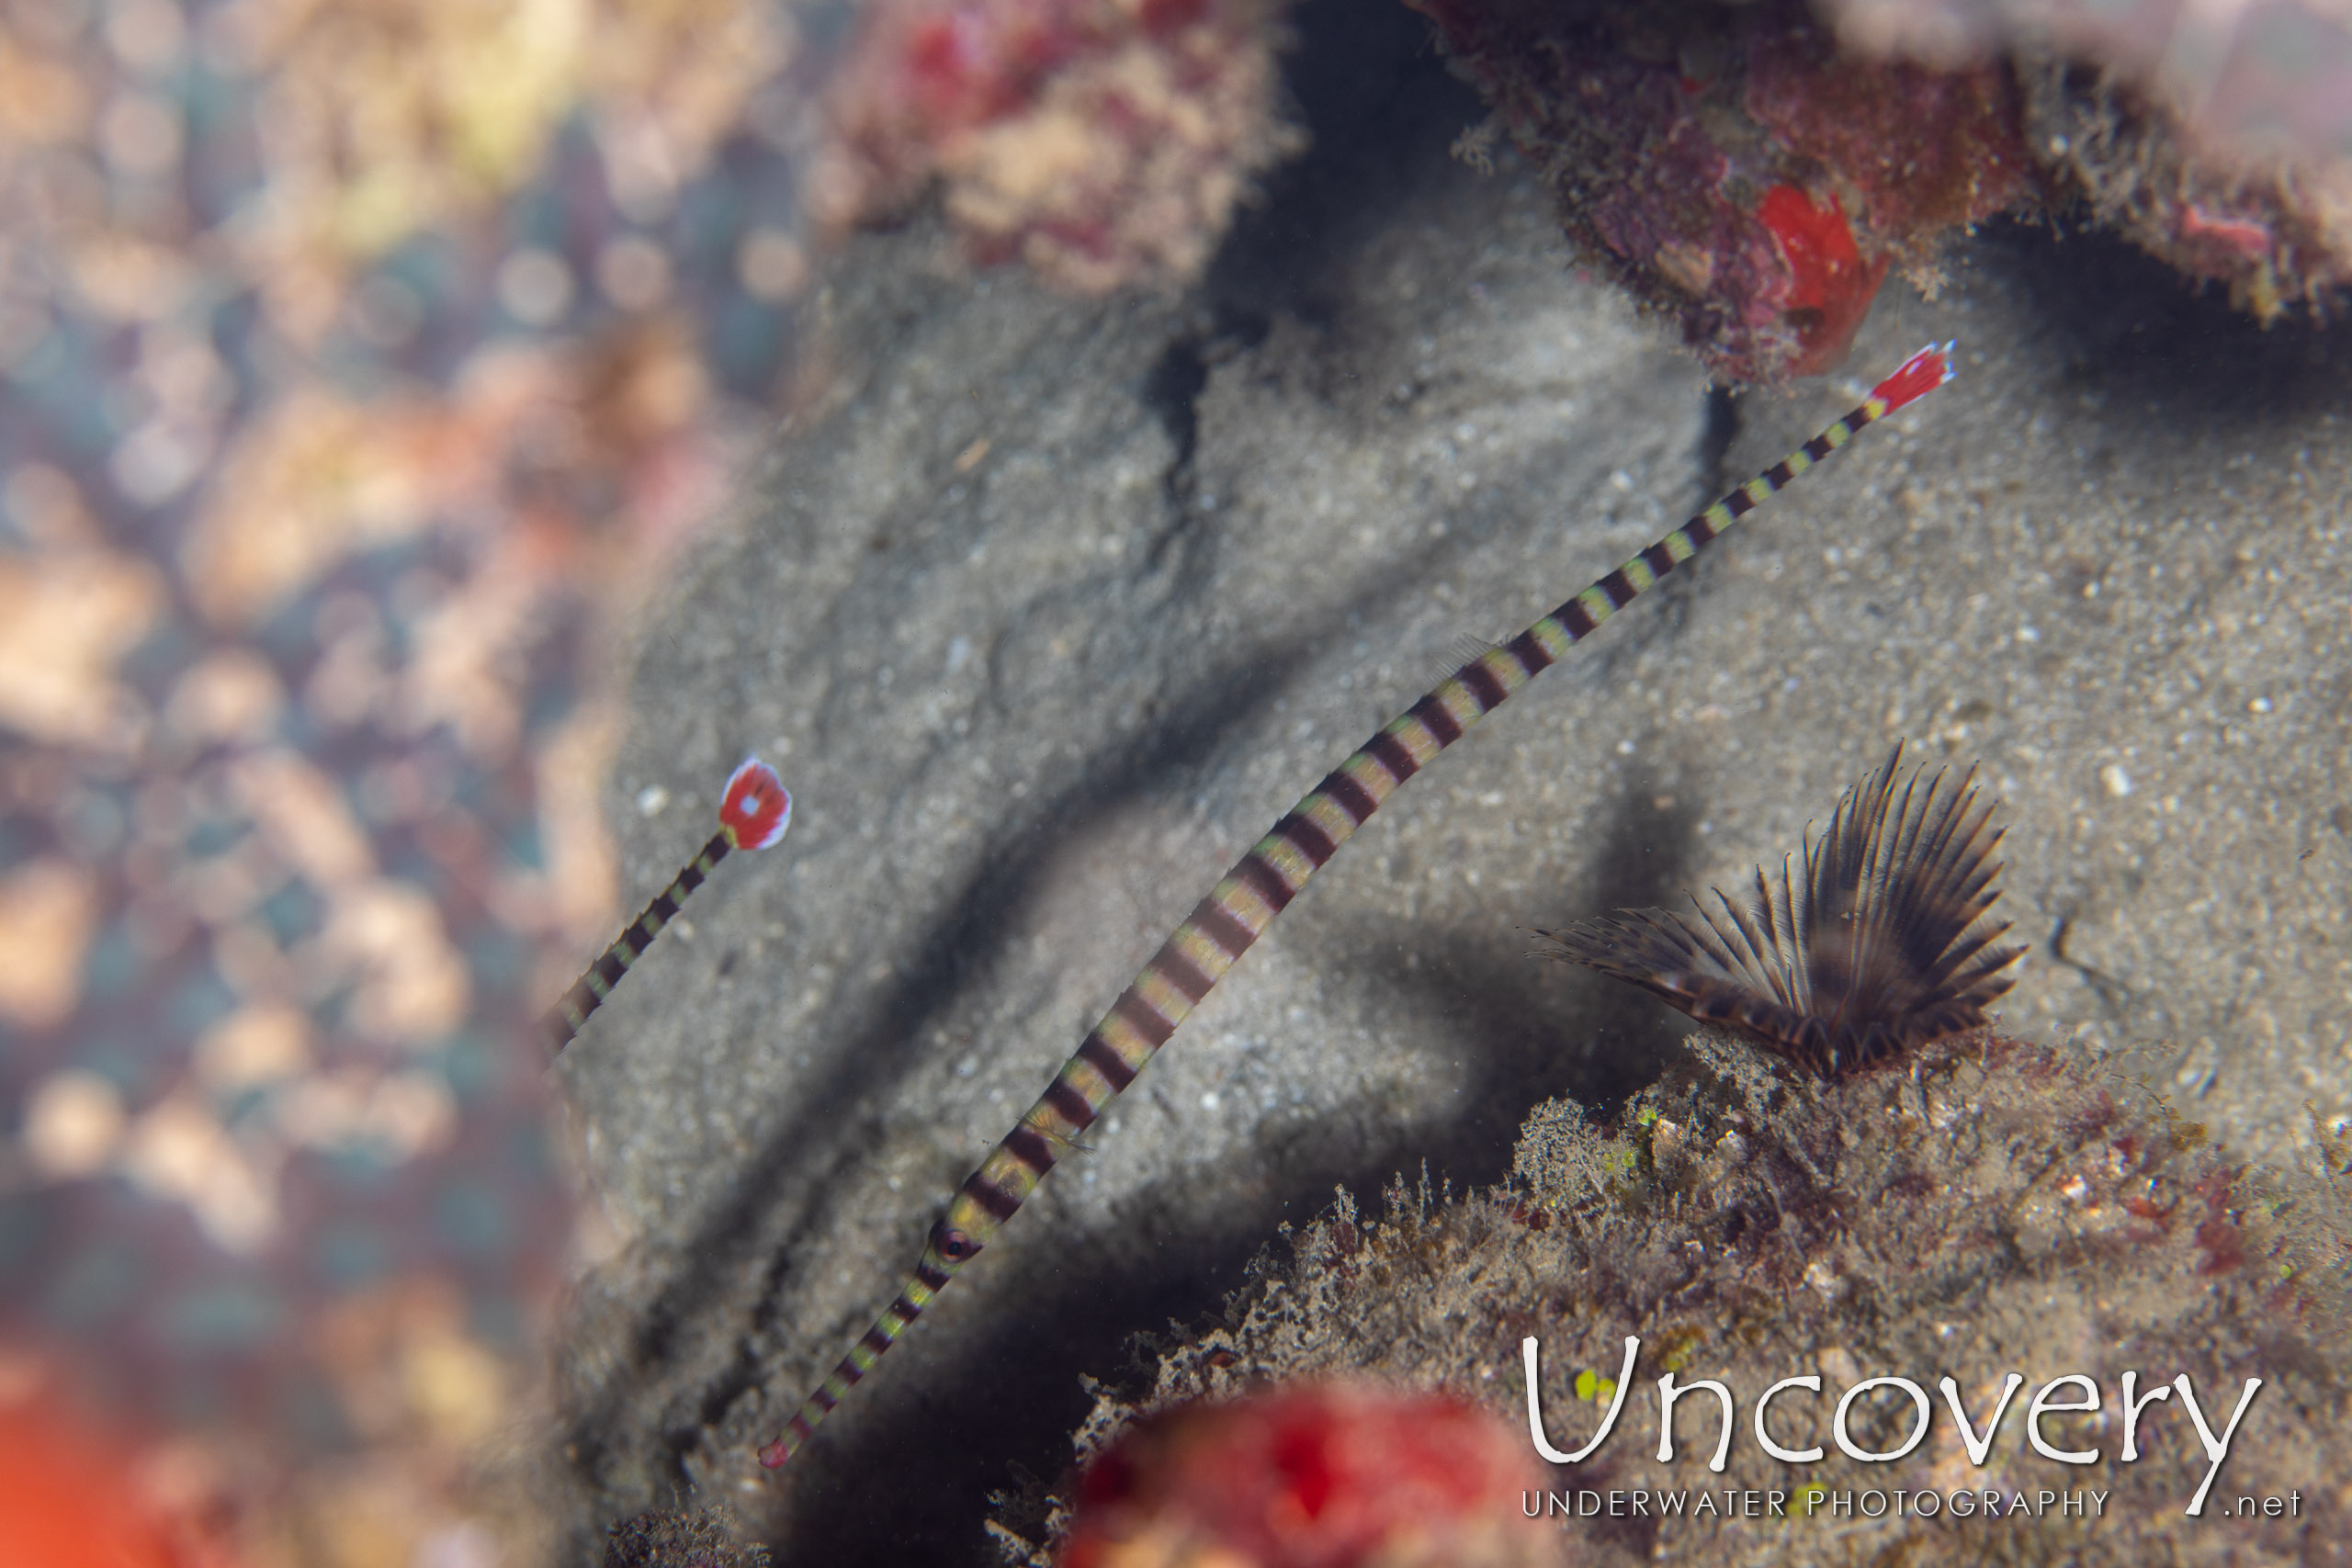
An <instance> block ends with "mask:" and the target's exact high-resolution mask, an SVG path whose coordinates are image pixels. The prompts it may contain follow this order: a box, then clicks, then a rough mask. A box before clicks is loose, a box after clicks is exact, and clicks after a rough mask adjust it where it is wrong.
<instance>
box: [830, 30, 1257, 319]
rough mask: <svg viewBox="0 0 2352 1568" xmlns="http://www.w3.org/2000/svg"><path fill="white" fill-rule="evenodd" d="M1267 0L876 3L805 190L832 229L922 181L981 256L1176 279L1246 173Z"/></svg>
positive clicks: (1073, 277) (1067, 272) (1253, 171)
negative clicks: (938, 191)
mask: <svg viewBox="0 0 2352 1568" xmlns="http://www.w3.org/2000/svg"><path fill="white" fill-rule="evenodd" d="M1282 9H1283V7H1282V6H1281V4H1280V0H989V3H987V4H976V3H972V0H886V3H884V4H880V5H876V6H872V7H870V8H869V10H868V11H867V13H866V16H865V21H864V24H863V27H862V30H861V33H860V37H859V41H858V43H857V44H856V46H855V47H854V50H853V51H852V53H851V56H850V58H849V59H848V61H847V62H845V64H844V65H843V66H842V71H841V73H840V75H839V76H838V77H837V78H836V79H835V81H834V83H833V86H832V90H831V96H830V99H829V101H830V103H831V131H830V136H829V139H828V144H827V146H826V147H825V149H824V150H823V152H821V153H820V160H819V164H818V166H817V169H816V171H815V172H814V174H813V175H812V176H811V182H810V188H811V192H812V198H813V200H814V202H815V203H816V205H817V207H818V209H819V210H820V213H821V214H822V215H823V216H825V217H827V218H829V219H831V220H833V221H835V222H836V223H838V222H840V221H842V220H848V219H854V218H858V217H865V216H872V215H874V214H876V213H877V212H881V211H887V210H888V209H891V208H893V207H895V206H897V205H899V204H900V203H902V202H903V201H905V200H906V199H907V198H908V197H910V196H911V195H913V194H914V193H915V192H917V191H919V190H921V189H922V188H923V187H924V186H926V185H927V184H929V182H931V181H932V180H933V178H936V179H937V180H938V181H939V182H940V183H941V184H942V185H943V186H944V191H945V201H946V208H947V211H948V214H949V216H950V217H952V218H953V219H954V220H955V221H956V225H957V226H958V228H959V229H960V230H961V231H963V233H964V234H965V236H966V238H967V242H968V243H969V244H970V246H971V248H972V250H973V251H974V253H975V254H976V255H977V256H978V257H979V258H980V259H982V260H999V259H1016V258H1017V259H1019V260H1022V261H1024V262H1026V263H1027V264H1028V265H1031V266H1034V267H1035V268H1036V269H1037V270H1038V271H1039V272H1041V273H1043V274H1044V275H1045V276H1047V277H1049V278H1051V279H1053V280H1054V281H1055V282H1057V283H1059V284H1061V285H1062V286H1064V287H1066V288H1076V289H1079V290H1081V291H1084V292H1100V291H1102V290H1104V289H1108V288H1115V287H1117V286H1119V285H1121V284H1125V283H1130V282H1136V281H1139V280H1144V279H1157V280H1174V281H1178V282H1182V281H1185V280H1188V279H1189V278H1191V277H1192V276H1194V275H1196V274H1197V273H1198V272H1199V271H1200V270H1201V268H1202V267H1203V266H1204V265H1205V264H1206V262H1207V260H1208V256H1209V252H1210V250H1211V248H1212V247H1213V246H1214V245H1215V243H1216V240H1217V239H1218V237H1219V236H1221V235H1222V234H1223V233H1224V231H1225V227H1226V224H1227V220H1229V218H1230V217H1231V215H1232V213H1233V210H1234V209H1235V207H1236V205H1237V203H1238V202H1239V200H1240V199H1241V197H1243V195H1244V194H1245V193H1246V192H1247V190H1248V189H1249V186H1250V181H1251V180H1252V178H1254V177H1255V176H1256V175H1258V174H1259V173H1261V172H1262V171H1263V170H1264V169H1266V168H1267V167H1269V166H1270V165H1271V164H1273V163H1274V162H1275V161H1276V160H1277V159H1279V158H1280V157H1282V156H1283V155H1284V154H1286V153H1288V152H1292V151H1294V150H1295V148H1296V146H1297V145H1298V140H1299V139H1298V135H1297V133H1296V131H1295V130H1293V129H1291V128H1290V127H1289V126H1288V125H1287V124H1285V122H1284V121H1283V119H1282V118H1281V116H1280V115H1279V114H1278V112H1277V107H1276V104H1277V99H1276V92H1277V75H1276V71H1275V66H1274V52H1275V47H1276V45H1277V43H1278V42H1279V41H1280V38H1281V33H1280V28H1279V20H1280V15H1281V11H1282Z"/></svg>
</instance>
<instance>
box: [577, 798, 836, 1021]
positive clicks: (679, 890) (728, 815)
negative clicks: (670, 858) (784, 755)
mask: <svg viewBox="0 0 2352 1568" xmlns="http://www.w3.org/2000/svg"><path fill="white" fill-rule="evenodd" d="M791 826H792V794H791V792H790V791H789V790H786V788H785V787H784V781H783V780H782V779H780V778H778V777H776V773H775V769H774V768H771V767H769V766H768V765H767V764H766V763H765V762H763V761H760V760H759V759H758V758H757V757H746V758H745V759H744V760H743V761H742V763H741V766H739V767H737V768H736V770H735V771H734V772H733V773H729V775H728V777H727V787H726V789H725V790H723V791H722V792H720V795H719V797H718V831H717V832H716V833H713V834H712V835H711V836H710V841H709V842H708V843H707V844H705V845H703V847H702V852H701V853H700V854H697V855H696V856H695V858H694V859H692V860H690V861H688V862H687V863H685V866H684V869H682V870H681V871H680V872H679V873H678V874H677V875H676V876H674V877H673V878H671V879H670V886H667V887H664V888H663V889H662V891H661V892H659V893H657V894H655V895H654V896H653V902H651V903H650V904H648V905H647V906H646V907H645V912H644V913H643V914H641V915H639V916H638V917H637V919H634V920H631V921H630V922H629V923H628V929H627V930H625V931H622V932H621V934H620V935H619V936H617V937H615V938H614V939H613V945H612V946H610V947H608V948H606V949H605V951H604V953H603V954H602V955H601V956H600V957H598V958H597V960H596V962H595V963H594V964H590V965H588V967H587V969H586V970H585V971H584V972H582V975H581V976H580V978H579V979H577V980H575V981H573V982H572V984H571V989H570V990H568V991H566V992H564V994H563V999H562V1000H561V1001H560V1002H558V1003H556V1005H555V1006H553V1007H551V1008H549V1009H548V1012H547V1016H546V1017H545V1018H544V1019H542V1020H541V1021H540V1022H539V1031H540V1034H541V1036H542V1037H543V1038H544V1039H545V1040H546V1042H547V1047H548V1055H550V1056H553V1055H557V1054H559V1053H560V1052H561V1051H562V1050H563V1048H564V1047H565V1046H566V1045H569V1044H571V1041H572V1037H573V1036H574V1035H577V1034H578V1033H579V1032H581V1031H582V1029H585V1028H586V1027H587V1026H588V1020H589V1018H590V1016H591V1015H592V1014H594V1012H595V1010H597V1009H598V1008H600V1007H602V1006H604V1005H605V998H606V997H609V996H611V995H612V994H613V987H616V986H617V985H619V984H620V983H621V976H624V975H626V974H628V967H629V965H630V964H634V963H636V962H637V961H638V960H639V958H641V957H643V956H644V954H645V951H646V949H648V948H650V947H651V946H652V945H653V939H654V938H655V937H657V936H659V935H661V934H662V927H664V926H666V925H668V924H669V923H670V922H671V921H672V920H673V919H677V918H678V908H679V907H680V906H681V905H683V904H684V903H685V901H686V897H687V895H689V894H691V893H692V892H694V890H695V888H697V887H700V886H702V885H703V879H704V878H705V877H707V876H708V875H709V874H710V873H711V868H712V867H714V866H716V865H717V864H718V863H719V862H720V861H722V860H725V859H726V858H727V852H729V850H764V849H771V848H773V847H774V846H775V845H776V844H777V843H779V842H780V841H782V840H783V838H784V831H785V829H787V828H789V827H791Z"/></svg>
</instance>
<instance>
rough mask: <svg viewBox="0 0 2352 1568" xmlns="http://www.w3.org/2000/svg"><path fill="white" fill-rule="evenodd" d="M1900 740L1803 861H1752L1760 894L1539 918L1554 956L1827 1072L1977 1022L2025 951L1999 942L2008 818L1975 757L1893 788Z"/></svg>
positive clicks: (1810, 841)
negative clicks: (1687, 910) (1998, 822)
mask: <svg viewBox="0 0 2352 1568" xmlns="http://www.w3.org/2000/svg"><path fill="white" fill-rule="evenodd" d="M1902 765H1903V748H1902V746H1901V745H1900V744H1897V745H1896V747H1895V748H1894V754H1893V755H1891V756H1889V757H1888V758H1887V760H1886V761H1884V762H1883V763H1881V764H1880V766H1879V769H1878V771H1877V772H1876V773H1872V774H1871V776H1870V777H1869V778H1867V779H1864V780H1863V781H1862V782H1861V783H1860V784H1856V785H1854V786H1853V787H1852V788H1851V789H1849V790H1848V791H1847V792H1846V793H1845V794H1844V795H1841V796H1840V797H1839V798H1838V809H1837V810H1836V811H1835V812H1834V813H1832V814H1831V816H1830V818H1829V830H1828V831H1827V832H1826V833H1824V834H1823V835H1822V836H1821V838H1820V840H1818V841H1815V840H1814V838H1813V836H1812V835H1811V833H1809V832H1808V833H1807V834H1806V836H1805V845H1804V858H1803V863H1802V869H1801V871H1800V873H1799V874H1796V875H1793V876H1792V875H1791V874H1790V860H1789V859H1788V858H1783V859H1782V860H1781V875H1780V879H1779V882H1778V883H1777V885H1776V884H1775V883H1774V881H1773V879H1772V878H1771V877H1770V876H1768V875H1767V874H1765V872H1764V869H1763V868H1762V867H1761V866H1758V868H1757V871H1756V897H1755V900H1754V902H1752V903H1749V904H1747V905H1740V904H1735V903H1733V902H1732V901H1731V900H1730V899H1729V898H1727V897H1724V894H1723V893H1722V891H1721V890H1717V891H1716V893H1715V902H1716V903H1717V904H1718V905H1719V906H1721V911H1720V912H1718V911H1717V910H1714V909H1710V908H1707V906H1706V905H1704V904H1702V903H1701V902H1700V901H1699V900H1698V899H1696V898H1693V899H1691V906H1692V908H1696V909H1697V910H1698V912H1699V918H1698V919H1696V920H1693V919H1691V918H1690V917H1689V916H1687V915H1683V914H1680V913H1678V912H1676V911H1674V910H1671V909H1621V910H1619V911H1618V912H1617V913H1616V914H1614V915H1604V916H1602V917H1601V918H1600V919H1594V920H1579V921H1577V923H1576V924H1574V925H1572V926H1569V927H1568V928H1567V929H1566V930H1565V931H1539V932H1538V933H1537V934H1538V935H1540V936H1543V937H1544V938H1546V939H1548V940H1549V941H1550V942H1551V943H1552V951H1551V953H1550V954H1549V955H1550V956H1552V957H1555V958H1560V959H1564V960H1566V961H1567V962H1568V963H1571V964H1583V965H1584V966H1585V967H1587V968H1589V969H1595V970H1598V971H1600V973H1601V974H1603V975H1609V976H1615V977H1616V978H1618V979H1620V980H1625V981H1630V982H1631V983H1633V984H1634V985H1636V986H1639V987H1642V989H1644V990H1645V991H1647V992H1649V993H1650V994H1651V995H1652V996H1655V997H1657V998H1658V999H1660V1000H1661V1001H1664V1002H1665V1003H1667V1005H1668V1006H1669V1007H1674V1008H1678V1009H1679V1010H1682V1011H1684V1012H1687V1013H1689V1014H1690V1015H1691V1017H1692V1018H1695V1019H1697V1020H1699V1021H1701V1022H1702V1023H1717V1024H1722V1025H1724V1027H1726V1028H1729V1029H1733V1030H1736V1031H1737V1032H1740V1033H1742V1034H1745V1035H1747V1036H1748V1037H1749V1038H1750V1039H1752V1040H1755V1041H1757V1042H1758V1043H1761V1044H1762V1045H1764V1046H1765V1047H1766V1048H1767V1049H1768V1050H1770V1051H1771V1052H1773V1053H1774V1054H1775V1055H1780V1056H1783V1057H1786V1058H1787V1059H1788V1060H1790V1061H1792V1062H1794V1063H1796V1064H1797V1065H1798V1066H1803V1067H1807V1068H1810V1069H1811V1070H1813V1071H1814V1072H1815V1073H1817V1074H1819V1075H1821V1076H1822V1077H1836V1076H1837V1075H1838V1074H1839V1073H1843V1072H1850V1071H1852V1070H1854V1069H1856V1068H1859V1067H1864V1066H1870V1065H1871V1063H1873V1062H1879V1061H1883V1060H1885V1059H1887V1058H1888V1057H1891V1056H1894V1055H1899V1054H1901V1053H1903V1052H1905V1051H1911V1050H1916V1049H1917V1048H1918V1047H1920V1046H1922V1045H1928V1044H1931V1043H1934V1042H1936V1041H1938V1040H1941V1039H1943V1038H1945V1037H1946V1036H1948V1035H1952V1034H1960V1033H1963V1032H1966V1031H1968V1030H1971V1029H1979V1028H1982V1027H1983V1026H1984V1024H1985V1007H1986V1006H1987V1005H1988V1004H1990V1003H1991V1002H1993V1001H1995V1000H1996V999H1997V998H1999V997H2000V996H2001V995H2002V993H2004V992H2006V991H2007V989H2008V988H2009V987H2010V986H2011V985H2012V984H2013V983H2015V980H2016V976H2014V975H2012V974H2007V973H2004V971H2006V970H2007V969H2008V967H2009V965H2010V964H2015V963H2016V962H2017V961H2018V959H2019V958H2021V957H2023V956H2024V955H2025V949H2023V948H2021V947H1996V946H1995V945H1994V943H1995V942H1997V941H1998V940H1999V938H2000V936H2001V933H2002V932H2004V931H2007V930H2008V929H2009V923H2008V922H2007V920H1996V919H1993V918H1992V914H1991V910H1992V908H1993V903H1994V900H1995V899H1996V898H1998V897H2000V894H1999V893H1998V892H1997V891H1996V890H1995V888H1994V886H1993V882H1994V879H1995V878H1996V877H1997V876H1998V875H1999V874H2000V871H2001V867H2000V864H1999V863H1997V862H1996V861H1995V860H1994V859H1993V851H1994V850H1995V849H1996V847H1997V846H1998V845H1999V843H2000V841H2001V834H2002V832H2003V829H2000V828H1996V827H1995V826H1994V825H1993V806H1992V803H1991V802H1990V801H1989V800H1986V799H1984V798H1982V791H1981V790H1980V789H1979V788H1978V786H1977V784H1976V782H1975V780H1976V770H1975V769H1973V768H1971V769H1969V771H1968V772H1967V773H1965V774H1963V775H1962V777H1961V778H1960V779H1959V780H1958V781H1957V782H1956V783H1954V784H1951V787H1950V788H1947V787H1946V783H1947V775H1945V774H1944V773H1940V772H1939V773H1937V774H1936V775H1935V776H1934V777H1933V778H1930V779H1928V780H1927V782H1926V787H1924V788H1922V787H1921V784H1920V780H1921V776H1922V775H1923V774H1924V773H1926V772H1927V770H1926V769H1925V768H1924V767H1923V768H1917V769H1914V770H1913V771H1912V773H1911V776H1910V778H1909V779H1907V780H1905V782H1904V784H1903V788H1902V790H1901V792H1900V793H1899V794H1898V793H1897V792H1896V790H1895V787H1894V776H1895V773H1897V772H1898V771H1899V770H1900V769H1901V767H1902Z"/></svg>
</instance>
